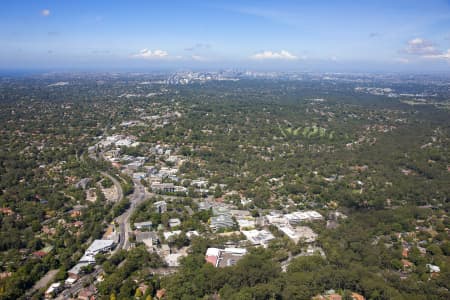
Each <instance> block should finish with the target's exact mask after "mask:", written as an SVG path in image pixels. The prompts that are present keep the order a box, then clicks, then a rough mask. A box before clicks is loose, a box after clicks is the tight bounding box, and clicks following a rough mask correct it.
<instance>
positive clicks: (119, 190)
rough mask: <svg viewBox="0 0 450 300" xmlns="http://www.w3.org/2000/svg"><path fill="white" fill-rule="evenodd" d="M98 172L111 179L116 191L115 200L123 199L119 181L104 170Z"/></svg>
mask: <svg viewBox="0 0 450 300" xmlns="http://www.w3.org/2000/svg"><path fill="white" fill-rule="evenodd" d="M100 174H102V175H103V176H105V177H108V178H109V179H111V181H112V182H113V184H114V186H115V187H116V191H117V199H116V201H115V202H120V201H122V199H123V190H122V186H121V185H120V182H119V181H118V180H117V179H115V178H114V177H112V176H111V175H109V174H108V173H106V172H103V171H101V172H100Z"/></svg>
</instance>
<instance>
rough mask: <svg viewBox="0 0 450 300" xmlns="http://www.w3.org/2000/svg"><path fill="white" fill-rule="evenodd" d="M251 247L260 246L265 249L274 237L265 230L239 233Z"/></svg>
mask: <svg viewBox="0 0 450 300" xmlns="http://www.w3.org/2000/svg"><path fill="white" fill-rule="evenodd" d="M241 232H242V234H244V235H245V237H246V238H247V240H249V241H250V242H251V243H252V244H253V245H261V246H263V247H267V246H268V245H269V242H270V241H271V240H273V239H275V236H274V235H273V234H272V233H270V231H267V230H256V229H254V230H248V231H241Z"/></svg>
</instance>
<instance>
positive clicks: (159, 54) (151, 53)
mask: <svg viewBox="0 0 450 300" xmlns="http://www.w3.org/2000/svg"><path fill="white" fill-rule="evenodd" d="M133 57H136V58H144V59H162V58H168V57H169V53H168V52H167V51H164V50H159V49H156V50H149V49H142V50H141V51H139V53H137V54H134V55H133Z"/></svg>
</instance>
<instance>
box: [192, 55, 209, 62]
mask: <svg viewBox="0 0 450 300" xmlns="http://www.w3.org/2000/svg"><path fill="white" fill-rule="evenodd" d="M191 58H192V60H196V61H206V60H208V59H207V58H206V57H204V56H200V55H192V56H191Z"/></svg>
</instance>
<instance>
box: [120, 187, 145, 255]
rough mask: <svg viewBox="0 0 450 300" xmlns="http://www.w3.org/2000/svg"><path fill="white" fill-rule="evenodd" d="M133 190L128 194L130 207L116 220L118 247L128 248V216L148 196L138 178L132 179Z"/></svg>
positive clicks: (129, 225) (129, 229)
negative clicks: (117, 224)
mask: <svg viewBox="0 0 450 300" xmlns="http://www.w3.org/2000/svg"><path fill="white" fill-rule="evenodd" d="M133 183H134V191H133V194H131V195H130V197H129V198H130V207H129V208H128V209H127V210H126V211H125V212H124V213H123V214H122V215H120V216H119V217H117V218H116V222H117V223H119V234H120V242H119V245H118V246H117V248H118V249H124V250H128V249H129V248H130V241H129V233H130V232H131V224H130V217H131V215H132V214H133V212H134V210H135V209H136V207H137V206H139V204H141V203H142V202H144V201H145V200H146V199H148V197H149V196H150V194H149V193H147V192H146V190H145V187H144V186H143V185H142V183H141V182H140V181H139V180H134V181H133Z"/></svg>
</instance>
